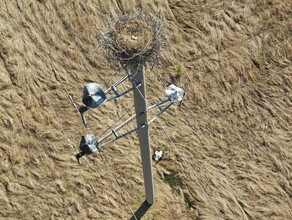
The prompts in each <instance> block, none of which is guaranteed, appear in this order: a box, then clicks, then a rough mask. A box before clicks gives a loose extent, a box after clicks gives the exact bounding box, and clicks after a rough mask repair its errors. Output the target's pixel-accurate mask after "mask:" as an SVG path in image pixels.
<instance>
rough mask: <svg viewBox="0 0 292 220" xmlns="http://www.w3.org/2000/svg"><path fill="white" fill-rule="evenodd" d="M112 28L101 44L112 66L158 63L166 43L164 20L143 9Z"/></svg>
mask: <svg viewBox="0 0 292 220" xmlns="http://www.w3.org/2000/svg"><path fill="white" fill-rule="evenodd" d="M108 29H109V30H107V31H106V32H102V33H101V43H102V45H103V47H104V49H105V52H106V57H107V59H108V60H109V62H110V63H112V62H116V61H118V62H121V63H123V64H126V65H129V64H131V63H139V64H141V65H143V64H146V63H148V64H149V65H150V66H153V65H154V64H156V63H157V59H158V55H159V52H160V51H161V49H162V48H163V47H164V46H165V41H166V38H165V33H164V30H163V27H162V20H161V18H158V17H154V16H153V15H151V14H150V13H149V12H147V11H145V10H143V9H141V8H140V9H138V10H135V11H134V12H131V13H127V14H124V15H122V16H120V17H118V18H117V19H116V21H115V22H113V24H111V23H110V24H109V27H108Z"/></svg>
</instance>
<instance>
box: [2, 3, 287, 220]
mask: <svg viewBox="0 0 292 220" xmlns="http://www.w3.org/2000/svg"><path fill="white" fill-rule="evenodd" d="M290 5H291V3H290V1H288V0H284V1H278V0H259V1H251V0H245V1H219V0H218V1H217V0H212V1H185V0H183V1H177V0H169V1H165V0H161V1H150V0H149V1H148V0H142V1H134V0H129V1H101V0H87V1H75V0H70V1H62V0H52V1H34V0H27V1H24V0H13V1H0V35H1V39H0V50H1V51H0V114H1V117H0V129H1V132H0V141H1V143H2V144H1V146H0V155H1V161H0V177H1V178H0V217H1V218H2V219H50V218H51V219H129V218H130V217H131V216H132V211H134V212H135V211H136V210H137V209H138V208H139V206H140V205H141V204H142V202H143V201H144V185H143V177H142V169H141V161H140V156H139V154H140V152H139V148H138V141H137V138H136V136H135V135H132V136H131V137H129V138H126V139H123V140H120V141H118V142H117V143H114V144H113V145H111V146H109V147H108V148H106V149H104V155H105V157H106V160H107V161H108V165H109V167H110V169H109V168H108V167H107V166H106V165H105V164H104V163H103V162H102V160H101V158H100V157H99V156H98V154H96V155H92V156H90V157H87V158H86V159H85V160H84V165H83V166H82V167H80V166H78V165H77V163H76V161H75V158H74V155H75V153H76V152H77V151H78V148H77V144H78V143H79V137H80V135H82V134H84V133H87V132H91V133H95V134H96V135H97V136H98V135H99V134H101V133H102V131H104V130H105V129H106V128H107V127H108V126H109V125H111V124H112V123H114V122H115V121H116V120H117V119H118V118H119V117H120V116H121V115H122V114H123V113H124V112H125V109H126V108H129V106H132V99H133V98H132V96H131V95H128V96H126V97H125V98H123V100H122V102H117V103H115V102H113V103H108V104H107V105H104V106H102V107H101V108H99V109H97V110H96V111H92V112H91V113H90V114H89V115H88V118H90V119H91V120H92V121H91V122H90V125H91V126H90V128H89V129H88V130H87V129H84V128H83V127H82V126H81V121H80V120H79V117H78V115H77V114H76V112H75V111H74V109H73V108H72V106H71V104H70V102H69V100H68V98H67V93H69V92H71V93H73V94H74V96H75V97H76V99H78V98H79V99H81V92H82V87H83V85H84V83H85V82H92V81H97V82H99V83H100V84H102V85H103V86H104V87H106V82H107V81H108V79H110V78H111V77H113V76H114V78H113V79H112V81H110V82H109V84H110V83H111V82H114V81H115V80H117V79H118V78H119V77H121V75H116V76H115V75H114V69H113V68H111V67H108V62H107V60H106V59H105V57H104V53H103V51H102V50H101V48H100V47H99V46H100V45H99V42H98V41H97V39H99V35H100V31H101V30H105V29H106V28H107V24H106V21H107V16H110V17H112V19H113V20H116V19H118V18H119V16H120V15H121V14H127V13H129V12H131V11H133V10H134V9H136V8H138V7H140V6H142V7H143V8H144V9H145V10H147V11H149V12H150V13H151V14H153V15H159V14H160V15H161V16H162V17H163V18H164V19H165V33H166V35H167V38H168V43H169V47H167V48H165V50H163V51H162V56H161V64H160V66H159V68H156V69H154V70H146V78H147V81H146V83H147V87H148V97H149V98H152V99H153V100H151V101H150V103H152V102H155V101H157V100H155V97H161V96H162V94H163V89H164V88H163V85H167V84H168V83H170V82H175V83H177V84H178V86H181V87H183V88H185V89H186V90H187V93H188V95H187V96H186V98H187V99H186V100H185V102H184V103H183V106H182V107H181V108H173V109H172V110H171V111H169V113H167V114H166V115H164V117H163V119H162V120H161V124H162V125H163V127H164V128H165V129H166V130H167V133H168V135H169V137H170V138H171V139H172V142H171V141H170V140H169V139H168V137H167V136H166V135H165V133H164V130H163V129H162V127H161V124H160V123H159V122H154V123H153V124H152V125H151V140H152V148H153V149H154V148H158V147H160V148H163V149H164V150H165V153H166V155H165V159H164V160H162V161H161V162H159V163H158V164H154V165H153V171H154V181H155V192H156V203H155V204H154V205H153V206H152V207H151V208H150V209H149V210H148V212H147V213H146V214H145V216H144V219H291V216H292V208H291V184H292V183H291V166H292V164H291V161H292V158H291V156H292V155H291V137H292V135H291V110H290V109H291V104H292V101H291V88H292V87H291V72H292V65H291V62H292V47H291V34H292V30H291V22H292V20H291V6H290ZM135 24H137V23H135ZM143 30H145V31H146V32H147V30H149V29H147V28H146V29H144V28H143ZM125 33H126V35H127V32H125ZM143 37H145V42H146V41H148V40H147V39H149V35H147V33H145V35H143ZM143 37H142V38H138V39H139V40H140V39H144V38H143ZM117 39H119V42H121V43H120V44H123V42H124V40H125V38H123V36H120V37H118V38H117ZM179 66H181V67H183V68H178V67H179ZM178 73H179V75H180V76H179V77H177V74H178ZM70 145H73V146H74V148H71V147H70ZM170 171H175V172H176V173H178V174H177V175H172V174H171V172H170ZM112 174H114V175H115V177H116V178H117V179H118V182H119V185H120V186H121V190H120V189H119V187H118V186H117V183H116V182H115V179H114V177H113V175H112ZM171 175H172V176H171ZM165 178H166V179H168V180H177V179H179V181H178V182H175V183H177V184H174V185H173V184H169V183H167V182H165V181H164V179H165ZM121 194H122V195H123V196H121Z"/></svg>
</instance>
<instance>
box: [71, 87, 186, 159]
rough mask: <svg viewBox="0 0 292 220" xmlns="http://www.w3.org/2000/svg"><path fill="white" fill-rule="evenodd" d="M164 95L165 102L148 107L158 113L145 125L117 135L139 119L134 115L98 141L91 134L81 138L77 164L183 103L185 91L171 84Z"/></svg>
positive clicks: (148, 109)
mask: <svg viewBox="0 0 292 220" xmlns="http://www.w3.org/2000/svg"><path fill="white" fill-rule="evenodd" d="M165 93H166V94H167V96H168V97H167V98H166V99H165V100H163V101H161V102H159V103H157V104H155V105H152V106H149V107H148V108H147V110H146V112H148V111H151V110H153V109H159V110H160V112H159V113H158V114H156V115H155V116H154V117H153V118H152V119H151V120H148V121H147V122H146V123H145V124H143V125H140V126H138V127H136V128H135V129H132V130H130V131H128V132H126V133H123V134H118V131H119V130H120V129H121V128H123V127H124V126H125V125H127V124H128V123H130V122H131V121H132V120H134V119H135V118H137V117H139V115H136V114H134V115H132V116H131V117H129V118H128V119H127V120H125V121H124V122H122V123H121V124H120V125H118V126H117V127H116V128H114V129H113V130H112V131H111V132H109V133H108V134H106V135H104V136H103V137H101V138H100V139H96V137H95V136H94V135H93V134H86V135H84V136H82V138H81V142H80V146H79V147H80V153H78V154H77V155H76V158H77V160H78V162H79V163H80V158H81V157H82V156H84V155H89V154H92V153H93V152H95V151H96V150H101V148H102V147H104V146H106V145H107V144H110V143H112V142H115V141H117V140H119V139H121V138H123V137H125V136H127V135H129V134H131V133H133V132H135V131H138V130H140V129H142V128H144V127H145V126H146V125H149V124H150V123H152V122H153V121H155V120H156V119H158V118H159V117H160V116H161V115H162V114H163V113H164V112H165V111H166V110H167V109H169V108H170V107H171V106H172V105H173V104H176V103H178V104H179V105H180V104H181V103H182V101H183V98H184V96H185V91H184V90H183V89H181V88H179V87H177V86H175V85H173V84H171V85H170V86H168V87H167V88H166V89H165ZM143 113H145V112H143ZM110 136H113V138H112V139H111V140H109V141H106V142H105V140H106V139H107V138H109V137H110Z"/></svg>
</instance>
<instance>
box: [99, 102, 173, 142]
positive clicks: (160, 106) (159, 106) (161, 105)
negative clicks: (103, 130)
mask: <svg viewBox="0 0 292 220" xmlns="http://www.w3.org/2000/svg"><path fill="white" fill-rule="evenodd" d="M167 103H168V105H166V104H167ZM173 104H174V102H171V101H170V99H169V98H167V99H165V100H163V101H161V102H159V103H157V104H155V105H152V106H149V107H148V108H147V110H146V112H149V111H151V110H153V109H156V108H157V109H159V110H160V112H159V113H158V114H156V115H155V116H154V117H153V118H152V119H150V120H148V121H147V122H146V123H145V124H143V125H141V126H138V127H136V128H134V129H132V130H130V131H128V132H125V133H124V134H121V135H118V134H117V131H119V130H120V129H122V128H123V127H124V126H125V125H127V124H129V123H130V122H131V121H133V120H134V119H136V118H137V117H139V115H138V116H136V114H134V115H132V116H131V117H129V118H128V119H127V120H125V121H124V122H122V123H121V124H120V125H118V126H117V127H116V128H115V129H113V130H112V131H111V132H109V133H107V134H106V135H105V136H103V137H101V138H100V139H99V140H98V142H99V143H100V147H103V146H105V145H107V144H110V143H112V142H114V141H116V140H118V139H120V138H122V137H125V136H127V135H130V134H132V133H133V132H135V131H138V130H140V129H142V128H144V127H145V126H146V125H149V124H150V123H152V122H153V121H155V120H156V119H158V118H159V117H160V116H161V115H162V114H163V113H164V112H165V111H166V110H167V109H169V108H170V107H171V106H172V105H173ZM165 105H166V106H165ZM146 112H143V113H146ZM111 135H114V138H113V139H111V140H109V141H107V142H105V143H102V142H103V141H104V140H105V139H107V138H109V137H110V136H111Z"/></svg>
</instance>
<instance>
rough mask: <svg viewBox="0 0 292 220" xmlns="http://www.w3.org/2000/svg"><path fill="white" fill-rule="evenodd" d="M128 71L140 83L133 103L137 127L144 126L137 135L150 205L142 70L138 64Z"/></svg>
mask: <svg viewBox="0 0 292 220" xmlns="http://www.w3.org/2000/svg"><path fill="white" fill-rule="evenodd" d="M130 71H131V75H132V76H133V78H134V80H135V82H137V83H142V85H141V86H140V87H138V88H137V89H135V90H134V101H135V111H136V115H139V117H137V118H136V121H137V127H140V126H143V125H145V127H144V128H142V129H139V130H138V131H137V133H138V136H139V143H140V153H141V158H142V167H143V176H144V185H145V192H146V202H147V203H148V204H149V205H151V204H153V203H154V187H153V176H152V160H151V153H150V139H149V133H148V124H147V121H148V120H147V111H146V109H147V102H146V100H147V99H146V83H145V77H144V70H143V67H142V66H139V65H138V64H132V65H131V66H130Z"/></svg>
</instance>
